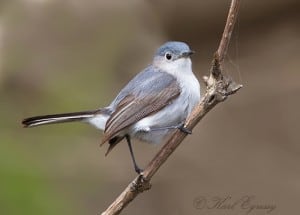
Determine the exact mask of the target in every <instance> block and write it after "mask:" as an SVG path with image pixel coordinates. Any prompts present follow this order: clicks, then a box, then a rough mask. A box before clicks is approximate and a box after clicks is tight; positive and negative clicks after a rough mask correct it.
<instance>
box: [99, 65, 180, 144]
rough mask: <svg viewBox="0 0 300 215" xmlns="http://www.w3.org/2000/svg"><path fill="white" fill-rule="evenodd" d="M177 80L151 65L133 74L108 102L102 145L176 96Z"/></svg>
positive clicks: (178, 91) (178, 89)
mask: <svg viewBox="0 0 300 215" xmlns="http://www.w3.org/2000/svg"><path fill="white" fill-rule="evenodd" d="M180 92H181V88H180V86H179V83H178V82H177V80H176V79H175V78H174V77H173V76H172V75H170V74H168V73H166V72H161V71H159V70H158V69H157V68H154V67H152V66H150V67H148V68H147V69H145V70H144V71H142V72H141V73H139V74H138V75H137V76H136V77H134V78H133V79H132V80H131V81H130V82H129V83H128V84H127V85H126V86H125V87H124V88H123V90H122V91H121V92H120V93H119V95H118V96H117V97H116V99H115V100H114V101H113V102H112V104H111V107H112V109H113V110H114V112H113V113H112V115H111V116H110V118H109V119H108V120H107V122H106V126H105V130H104V138H103V141H102V144H103V143H105V142H106V141H108V140H110V139H112V138H113V137H115V136H116V135H117V134H118V133H119V132H120V131H121V130H123V129H126V128H127V127H129V126H131V125H132V124H134V123H136V122H137V121H139V120H141V119H142V118H145V117H147V116H149V115H151V114H153V113H155V112H157V111H159V110H161V109H162V108H164V107H165V106H166V105H168V104H170V103H171V102H172V101H173V100H174V99H175V98H177V97H178V96H179V95H180Z"/></svg>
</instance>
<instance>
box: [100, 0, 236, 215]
mask: <svg viewBox="0 0 300 215" xmlns="http://www.w3.org/2000/svg"><path fill="white" fill-rule="evenodd" d="M239 4H240V0H232V1H231V5H230V9H229V12H228V17H227V21H226V25H225V28H224V32H223V35H222V38H221V41H220V45H219V48H218V50H217V51H216V53H215V55H214V58H213V60H212V66H211V69H210V75H209V77H207V76H205V77H203V79H204V83H205V84H206V93H205V95H204V96H203V98H202V99H201V101H200V103H199V104H198V105H197V107H196V108H195V109H194V110H193V112H192V113H191V114H190V116H189V117H188V119H187V121H186V124H185V127H186V128H188V129H193V128H194V127H195V126H196V125H197V123H198V122H199V121H200V120H201V119H202V118H203V117H204V116H205V115H206V114H207V113H208V112H209V111H210V110H211V109H212V108H213V107H214V106H215V105H217V104H218V103H220V102H222V101H224V100H225V99H227V98H228V96H230V95H232V94H234V93H236V92H237V91H238V90H239V89H240V88H241V87H242V85H239V84H236V83H235V82H234V81H233V80H232V79H230V78H229V77H226V76H224V75H223V73H222V63H223V61H224V57H225V55H226V52H227V49H228V45H229V41H230V38H231V34H232V31H233V27H234V24H235V21H236V18H237V14H238V9H239ZM186 136H187V134H186V133H183V132H181V131H179V130H177V131H175V132H174V133H173V135H172V136H171V137H170V139H169V140H168V141H167V142H166V143H165V145H164V146H163V147H162V148H161V149H160V151H159V152H158V153H157V154H156V155H155V156H154V158H153V159H152V160H151V161H150V163H149V164H148V166H147V167H146V168H145V170H144V172H143V175H139V176H137V177H136V178H135V179H134V180H133V181H132V182H131V183H130V184H129V185H128V186H127V187H126V188H125V190H124V191H123V192H122V193H121V194H120V195H119V196H118V197H117V198H116V199H115V200H114V201H113V203H112V204H111V205H110V206H109V207H108V208H107V209H106V210H105V211H104V212H103V213H102V215H114V214H120V213H121V211H122V210H123V209H124V208H125V207H126V206H127V205H128V204H129V203H130V202H131V201H132V200H133V199H134V198H135V197H136V196H137V195H138V194H140V193H142V192H143V191H146V190H148V189H150V188H151V184H150V180H151V178H152V177H153V176H154V174H155V173H156V172H157V171H158V169H159V168H160V166H161V165H162V164H163V163H164V162H165V161H166V160H167V159H168V157H169V156H170V155H171V154H172V153H173V152H174V151H175V149H176V148H177V147H178V146H179V145H180V143H181V142H182V141H183V139H184V138H185V137H186Z"/></svg>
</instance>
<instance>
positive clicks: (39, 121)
mask: <svg viewBox="0 0 300 215" xmlns="http://www.w3.org/2000/svg"><path fill="white" fill-rule="evenodd" d="M98 112H100V110H93V111H82V112H74V113H62V114H52V115H43V116H34V117H29V118H26V119H24V120H23V121H22V124H23V125H24V127H34V126H39V125H46V124H54V123H62V122H74V121H83V120H85V119H88V118H91V117H93V116H94V115H95V114H97V113H98Z"/></svg>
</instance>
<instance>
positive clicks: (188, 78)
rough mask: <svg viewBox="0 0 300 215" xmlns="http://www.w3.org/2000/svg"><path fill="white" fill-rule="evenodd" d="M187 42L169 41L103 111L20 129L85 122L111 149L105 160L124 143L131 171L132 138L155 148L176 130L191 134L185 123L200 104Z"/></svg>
mask: <svg viewBox="0 0 300 215" xmlns="http://www.w3.org/2000/svg"><path fill="white" fill-rule="evenodd" d="M192 54H194V51H192V50H191V49H190V47H189V45H187V43H185V42H180V41H168V42H166V43H164V44H163V45H162V46H160V47H159V48H158V49H157V51H156V52H155V54H154V57H153V60H152V63H151V64H150V65H148V66H147V67H146V68H145V69H144V70H142V71H141V72H139V73H138V74H137V75H136V76H135V77H133V78H132V79H131V80H130V81H129V82H128V83H127V85H125V87H124V88H123V89H122V90H121V91H120V92H119V93H118V95H117V96H116V97H115V99H114V100H113V101H112V102H111V103H110V104H109V105H108V106H106V107H103V108H98V109H95V110H89V111H80V112H72V113H61V114H51V115H41V116H34V117H29V118H25V119H24V120H22V124H23V126H24V127H35V126H40V125H46V124H54V123H65V122H77V121H78V122H86V123H88V124H91V125H93V126H94V127H96V128H97V129H100V130H102V131H103V138H102V142H101V143H100V145H103V144H105V143H108V144H109V147H108V149H107V151H106V153H105V156H106V155H108V154H109V152H111V150H112V149H113V148H114V147H115V146H116V145H117V144H118V143H120V142H121V141H122V140H124V139H125V140H126V141H127V144H128V148H129V151H130V155H131V159H132V162H133V166H134V169H135V171H136V172H137V173H138V174H141V173H142V171H143V170H142V169H141V168H140V167H139V166H138V165H137V162H136V159H135V156H134V153H133V149H132V143H131V142H132V139H137V140H140V141H142V142H146V143H151V144H157V143H160V142H162V141H163V140H164V139H165V138H166V137H167V136H168V135H169V134H170V133H171V131H172V130H174V129H179V130H180V131H182V132H185V133H188V134H190V133H191V131H190V130H189V129H187V128H186V127H185V126H184V123H185V120H186V119H187V117H188V115H189V114H190V113H191V111H192V110H193V108H194V107H195V106H196V105H197V104H198V103H199V101H200V83H199V81H198V80H197V78H196V77H195V75H194V73H193V71H192V61H191V55H192Z"/></svg>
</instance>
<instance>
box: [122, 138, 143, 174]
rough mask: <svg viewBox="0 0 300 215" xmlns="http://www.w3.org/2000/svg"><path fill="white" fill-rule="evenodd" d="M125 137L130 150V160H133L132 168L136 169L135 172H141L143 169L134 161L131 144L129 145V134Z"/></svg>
mask: <svg viewBox="0 0 300 215" xmlns="http://www.w3.org/2000/svg"><path fill="white" fill-rule="evenodd" d="M125 138H126V141H127V144H128V148H129V152H130V155H131V159H132V162H133V166H134V170H135V171H136V173H137V174H141V172H143V170H142V169H140V168H139V166H138V165H137V163H136V161H135V157H134V154H133V150H132V146H131V140H130V136H129V135H126V136H125Z"/></svg>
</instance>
